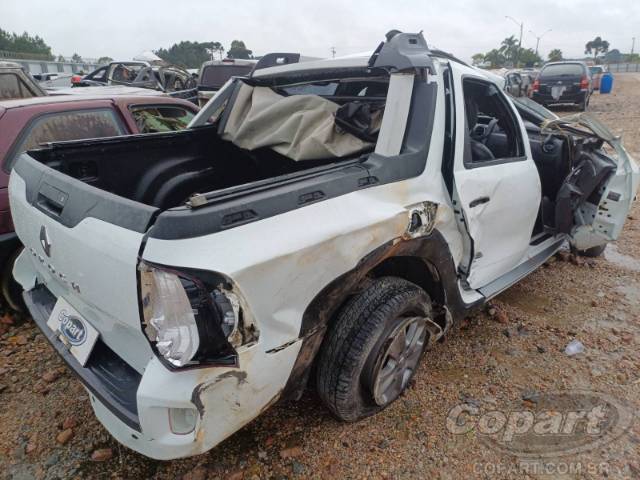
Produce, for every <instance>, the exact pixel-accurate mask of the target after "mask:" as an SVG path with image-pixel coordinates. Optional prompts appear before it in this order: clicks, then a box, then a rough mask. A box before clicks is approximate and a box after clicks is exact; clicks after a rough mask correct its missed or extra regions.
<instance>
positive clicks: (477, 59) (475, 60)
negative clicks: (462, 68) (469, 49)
mask: <svg viewBox="0 0 640 480" xmlns="http://www.w3.org/2000/svg"><path fill="white" fill-rule="evenodd" d="M482 62H484V54H483V53H476V54H475V55H473V56H472V57H471V63H472V64H473V65H480V64H481V63H482Z"/></svg>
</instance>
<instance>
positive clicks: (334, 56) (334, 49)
mask: <svg viewBox="0 0 640 480" xmlns="http://www.w3.org/2000/svg"><path fill="white" fill-rule="evenodd" d="M331 58H336V47H331Z"/></svg>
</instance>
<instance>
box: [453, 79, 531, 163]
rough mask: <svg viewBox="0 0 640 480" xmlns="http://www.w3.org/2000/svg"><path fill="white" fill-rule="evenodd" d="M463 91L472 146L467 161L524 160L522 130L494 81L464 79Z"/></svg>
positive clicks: (469, 138)
mask: <svg viewBox="0 0 640 480" xmlns="http://www.w3.org/2000/svg"><path fill="white" fill-rule="evenodd" d="M463 94H464V103H465V118H466V123H467V125H466V126H467V132H468V140H469V145H470V148H469V149H468V150H469V152H468V156H467V158H465V163H471V164H481V163H485V162H491V161H496V160H500V161H505V160H519V159H521V158H522V155H523V154H524V144H523V141H522V133H521V131H520V127H519V124H518V121H517V118H516V115H515V113H514V112H513V110H512V109H511V107H510V106H509V104H508V101H507V99H506V97H505V96H504V95H503V94H502V92H500V90H499V89H498V88H497V87H496V86H495V85H494V84H492V83H489V82H486V81H482V80H477V79H465V80H464V82H463Z"/></svg>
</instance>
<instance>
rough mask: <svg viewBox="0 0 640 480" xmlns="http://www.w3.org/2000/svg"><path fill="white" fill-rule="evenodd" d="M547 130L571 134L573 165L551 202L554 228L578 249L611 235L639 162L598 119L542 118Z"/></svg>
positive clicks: (631, 195) (638, 176)
mask: <svg viewBox="0 0 640 480" xmlns="http://www.w3.org/2000/svg"><path fill="white" fill-rule="evenodd" d="M542 130H543V132H545V133H549V134H556V135H557V134H562V135H570V136H571V137H572V138H573V142H572V143H573V149H574V155H573V166H572V169H571V172H570V173H569V175H568V176H567V178H566V179H565V181H564V183H563V184H562V186H561V188H560V191H559V192H558V196H557V198H556V203H555V212H554V217H555V222H554V223H555V228H556V230H557V232H558V233H565V234H567V235H568V236H569V240H570V242H571V245H572V246H573V247H575V248H577V249H578V250H586V249H588V248H591V247H596V246H599V245H604V244H605V243H607V242H610V241H613V240H616V239H617V238H618V236H619V235H620V232H621V231H622V227H623V225H624V221H625V219H626V218H627V214H628V212H629V209H630V208H631V203H632V202H633V201H634V199H635V196H636V193H637V190H638V182H639V181H640V173H639V170H638V165H637V164H636V163H635V161H634V160H633V158H631V156H630V155H629V154H628V153H627V151H626V150H625V149H624V147H623V146H622V141H621V138H620V137H616V136H614V135H613V134H612V133H611V132H610V131H609V130H608V129H607V127H605V126H604V125H603V124H602V123H600V122H599V121H598V120H596V119H595V118H594V117H592V116H590V115H589V114H584V113H582V114H578V115H572V116H569V117H563V118H559V119H551V120H548V121H546V122H544V123H543V125H542Z"/></svg>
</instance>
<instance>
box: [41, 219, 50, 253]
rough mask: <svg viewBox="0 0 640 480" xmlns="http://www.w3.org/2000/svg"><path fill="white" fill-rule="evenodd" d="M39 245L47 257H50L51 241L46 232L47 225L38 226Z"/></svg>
mask: <svg viewBox="0 0 640 480" xmlns="http://www.w3.org/2000/svg"><path fill="white" fill-rule="evenodd" d="M40 245H42V249H43V250H44V253H46V254H47V257H51V241H50V240H49V234H48V233H47V227H45V226H44V225H43V226H42V227H40Z"/></svg>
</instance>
